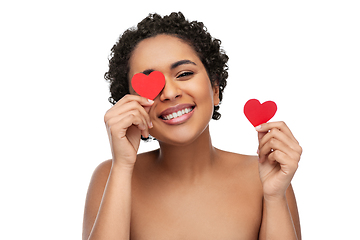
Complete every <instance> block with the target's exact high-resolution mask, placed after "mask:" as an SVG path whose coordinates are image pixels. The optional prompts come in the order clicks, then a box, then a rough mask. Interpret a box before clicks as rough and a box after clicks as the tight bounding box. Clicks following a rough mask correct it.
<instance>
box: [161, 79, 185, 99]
mask: <svg viewBox="0 0 360 240" xmlns="http://www.w3.org/2000/svg"><path fill="white" fill-rule="evenodd" d="M181 95H182V91H181V89H180V88H179V86H178V84H177V83H176V82H175V81H174V80H172V79H167V78H165V87H164V88H163V90H162V91H161V93H160V101H166V100H170V101H173V100H175V98H178V97H180V96H181Z"/></svg>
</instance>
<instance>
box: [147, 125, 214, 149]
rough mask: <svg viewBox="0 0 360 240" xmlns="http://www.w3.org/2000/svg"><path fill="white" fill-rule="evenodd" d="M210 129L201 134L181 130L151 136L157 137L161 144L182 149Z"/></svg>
mask: <svg viewBox="0 0 360 240" xmlns="http://www.w3.org/2000/svg"><path fill="white" fill-rule="evenodd" d="M208 127H209V125H207V126H206V127H205V128H204V129H203V130H202V131H200V132H197V131H191V130H189V129H182V128H180V129H178V130H177V131H172V132H164V133H153V134H152V133H150V134H151V136H153V137H155V138H156V139H157V140H158V141H159V143H163V144H167V145H173V146H179V147H181V146H187V145H189V144H191V143H193V142H194V141H196V140H197V139H198V138H199V137H200V136H201V135H202V134H203V133H204V131H205V130H206V129H208Z"/></svg>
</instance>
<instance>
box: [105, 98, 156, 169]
mask: <svg viewBox="0 0 360 240" xmlns="http://www.w3.org/2000/svg"><path fill="white" fill-rule="evenodd" d="M153 103H154V102H153V101H151V100H148V99H146V98H144V97H140V96H136V95H126V96H124V97H123V98H121V99H120V100H119V101H118V102H117V103H116V104H115V105H114V106H113V107H112V108H111V109H109V110H108V111H107V112H106V114H105V117H104V121H105V125H106V129H107V133H108V136H109V141H110V145H111V151H112V156H113V164H118V163H120V164H123V165H125V166H129V167H133V166H134V164H135V161H136V155H137V151H138V149H139V145H140V139H141V135H143V137H148V136H149V128H152V123H151V120H150V117H149V114H148V112H149V110H150V108H151V106H152V104H153Z"/></svg>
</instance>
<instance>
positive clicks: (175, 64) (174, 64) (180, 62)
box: [142, 59, 196, 75]
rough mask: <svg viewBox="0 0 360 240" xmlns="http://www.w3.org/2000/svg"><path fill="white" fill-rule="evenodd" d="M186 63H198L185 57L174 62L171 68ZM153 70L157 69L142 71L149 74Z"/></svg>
mask: <svg viewBox="0 0 360 240" xmlns="http://www.w3.org/2000/svg"><path fill="white" fill-rule="evenodd" d="M184 64H192V65H195V66H196V63H194V62H193V61H190V60H187V59H184V60H180V61H177V62H174V63H173V64H171V66H170V69H174V68H177V67H178V66H180V65H184ZM153 71H155V70H154V69H146V70H145V71H142V73H143V74H145V75H149V74H150V73H152V72H153Z"/></svg>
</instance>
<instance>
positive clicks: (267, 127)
mask: <svg viewBox="0 0 360 240" xmlns="http://www.w3.org/2000/svg"><path fill="white" fill-rule="evenodd" d="M272 128H277V129H279V130H280V131H282V132H283V133H284V134H286V135H287V136H288V137H289V138H291V139H293V140H294V141H295V142H296V143H298V141H297V140H296V139H295V137H294V135H293V134H292V132H291V131H290V129H289V127H288V126H287V125H286V123H285V122H269V123H263V124H261V125H259V126H257V127H255V130H256V131H258V132H259V133H264V132H265V133H266V132H268V131H269V130H270V129H272Z"/></svg>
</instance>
